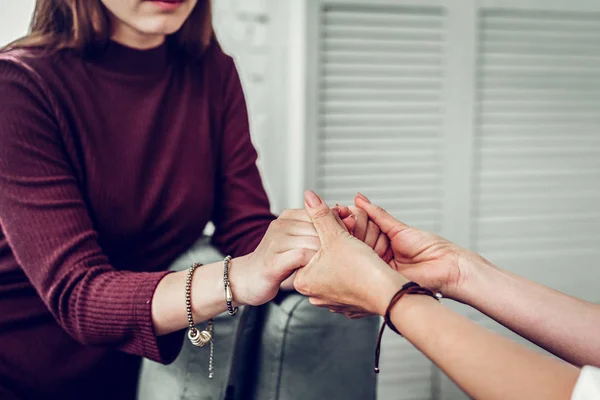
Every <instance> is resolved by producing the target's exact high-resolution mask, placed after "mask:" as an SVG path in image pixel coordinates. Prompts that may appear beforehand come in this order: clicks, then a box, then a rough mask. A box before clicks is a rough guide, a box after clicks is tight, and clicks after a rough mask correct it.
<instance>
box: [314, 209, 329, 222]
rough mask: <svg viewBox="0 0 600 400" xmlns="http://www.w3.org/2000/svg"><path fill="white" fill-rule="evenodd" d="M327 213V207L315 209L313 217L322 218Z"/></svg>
mask: <svg viewBox="0 0 600 400" xmlns="http://www.w3.org/2000/svg"><path fill="white" fill-rule="evenodd" d="M329 213H330V211H329V209H328V208H320V209H318V210H317V211H315V213H314V218H315V219H322V218H325V217H326V216H327V215H329Z"/></svg>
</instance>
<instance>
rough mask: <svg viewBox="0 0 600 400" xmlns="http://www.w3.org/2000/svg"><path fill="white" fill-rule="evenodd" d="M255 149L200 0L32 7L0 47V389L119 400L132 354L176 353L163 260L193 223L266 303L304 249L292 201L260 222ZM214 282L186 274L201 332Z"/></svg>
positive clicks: (216, 293) (247, 300) (236, 87)
mask: <svg viewBox="0 0 600 400" xmlns="http://www.w3.org/2000/svg"><path fill="white" fill-rule="evenodd" d="M256 157H257V155H256V152H255V149H254V148H253V146H252V143H251V140H250V135H249V132H248V119H247V115H246V106H245V102H244V96H243V93H242V88H241V86H240V81H239V78H238V74H237V72H236V69H235V66H234V63H233V61H232V59H231V58H230V57H228V56H226V55H225V54H223V52H222V51H221V49H220V48H219V46H218V44H217V42H216V41H215V39H214V37H213V33H212V27H211V15H210V1H209V0H168V1H167V0H163V1H147V0H146V1H143V0H127V1H125V0H89V1H68V0H38V2H37V9H36V13H35V15H34V19H33V22H32V33H31V34H30V35H29V36H28V37H26V38H24V39H22V40H20V41H17V42H16V43H14V44H12V45H11V46H9V48H8V49H6V50H5V51H3V52H2V53H0V227H1V231H0V398H2V399H30V398H60V399H83V398H86V399H132V398H134V396H135V394H134V392H135V384H136V379H137V373H138V365H139V360H140V358H139V356H142V357H147V358H149V359H152V360H156V361H158V362H162V363H168V362H170V361H172V360H173V359H174V358H175V357H176V356H177V354H178V352H179V350H180V347H181V344H182V340H183V338H184V335H183V333H182V330H183V329H184V328H186V326H187V321H186V312H185V307H184V304H183V301H182V299H183V296H184V286H185V279H186V274H187V272H186V271H184V272H177V273H168V272H166V271H165V269H166V268H167V266H168V265H169V264H170V263H171V262H172V261H173V260H174V259H175V258H177V256H178V255H180V254H181V253H182V252H184V251H185V250H186V249H187V248H189V247H190V246H191V245H192V244H193V243H194V242H195V241H196V240H197V239H198V238H199V237H200V236H201V235H202V233H203V230H204V228H205V226H206V224H207V222H209V221H212V222H213V223H214V225H215V227H216V231H215V234H214V237H213V243H214V244H215V245H216V246H217V247H218V248H219V249H220V250H221V251H222V252H223V253H225V254H230V255H232V256H233V257H234V258H233V262H232V266H231V269H230V273H229V279H230V281H231V287H232V289H233V294H234V299H235V302H236V303H237V304H248V305H260V304H263V303H265V302H268V301H270V300H271V299H272V298H273V297H274V296H275V295H276V293H277V292H278V290H279V288H280V284H281V283H282V281H284V280H285V279H286V278H288V277H289V276H290V274H291V273H292V272H293V271H294V270H295V269H296V268H298V267H300V266H302V265H305V264H306V263H307V262H308V261H309V260H310V259H311V257H312V256H313V254H314V253H315V251H316V250H318V248H319V246H320V243H319V240H318V237H317V235H316V232H315V230H314V228H313V226H312V224H311V223H310V220H309V218H308V216H307V215H306V213H305V212H304V211H300V210H299V211H288V212H285V213H284V214H283V215H281V216H280V217H279V218H278V219H277V221H276V223H271V222H272V221H273V220H274V219H275V217H274V216H273V215H272V214H271V213H270V212H269V203H268V200H267V196H266V195H265V191H264V189H263V186H262V183H261V179H260V176H259V173H258V170H257V168H256V163H255V162H256ZM261 239H262V241H261ZM222 277H223V264H222V263H215V264H211V265H205V266H203V267H202V268H200V269H198V270H197V271H196V272H195V274H194V278H193V282H192V288H193V290H192V302H191V303H192V311H193V317H194V321H195V323H196V324H198V326H200V327H202V326H203V325H204V323H203V321H206V320H208V319H210V318H211V317H213V316H215V315H217V314H219V313H221V312H223V311H225V310H226V304H225V299H224V291H223V280H222Z"/></svg>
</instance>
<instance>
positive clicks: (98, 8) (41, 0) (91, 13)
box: [5, 0, 213, 57]
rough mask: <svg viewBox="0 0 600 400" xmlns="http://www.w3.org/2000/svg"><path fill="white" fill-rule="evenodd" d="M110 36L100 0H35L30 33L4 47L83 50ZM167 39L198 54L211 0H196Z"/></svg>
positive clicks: (207, 37) (208, 32) (207, 34)
mask: <svg viewBox="0 0 600 400" xmlns="http://www.w3.org/2000/svg"><path fill="white" fill-rule="evenodd" d="M110 35H111V32H110V21H109V18H108V12H107V10H106V9H105V7H104V5H103V4H102V3H101V2H100V0H36V4H35V11H34V12H33V17H32V19H31V25H30V33H29V34H28V35H27V36H25V37H23V38H21V39H18V40H16V41H14V42H12V43H10V44H9V45H8V46H6V48H5V49H6V50H9V49H23V48H38V49H43V50H46V51H50V52H54V51H58V50H61V49H75V50H78V51H81V52H85V51H87V50H89V49H91V48H94V47H98V46H103V45H105V44H106V43H107V42H108V40H109V39H110ZM169 40H170V41H172V42H173V43H174V44H175V45H176V46H177V47H178V48H179V49H181V50H183V51H184V52H186V53H187V54H189V55H191V56H193V57H197V56H199V55H201V54H202V53H203V52H204V50H205V49H206V48H207V47H208V45H209V44H210V42H211V40H213V27H212V12H211V0H198V3H197V4H196V6H195V7H194V10H193V11H192V13H191V15H190V16H189V17H188V19H187V20H186V21H185V23H184V24H183V26H182V27H181V28H180V29H179V31H177V32H176V33H174V34H173V35H171V36H170V37H169Z"/></svg>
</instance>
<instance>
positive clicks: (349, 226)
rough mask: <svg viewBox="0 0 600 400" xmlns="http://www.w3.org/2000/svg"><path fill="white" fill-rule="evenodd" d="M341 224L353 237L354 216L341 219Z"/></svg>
mask: <svg viewBox="0 0 600 400" xmlns="http://www.w3.org/2000/svg"><path fill="white" fill-rule="evenodd" d="M342 222H343V223H344V225H345V226H346V229H347V230H348V232H349V233H350V234H351V235H353V234H354V229H355V228H356V219H354V216H350V217H347V218H344V219H342Z"/></svg>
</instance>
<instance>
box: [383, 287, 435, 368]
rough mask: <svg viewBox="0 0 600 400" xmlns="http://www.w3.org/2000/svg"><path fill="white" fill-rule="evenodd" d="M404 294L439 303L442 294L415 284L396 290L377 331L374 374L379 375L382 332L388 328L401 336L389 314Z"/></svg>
mask: <svg viewBox="0 0 600 400" xmlns="http://www.w3.org/2000/svg"><path fill="white" fill-rule="evenodd" d="M405 294H421V295H425V296H429V297H433V298H434V299H436V300H437V301H440V299H441V297H442V294H441V293H436V294H434V293H433V292H432V291H431V290H429V289H427V288H424V287H422V286H420V285H419V284H418V283H415V282H408V283H406V284H404V286H402V289H400V290H398V291H397V292H396V294H395V295H394V296H393V297H392V299H391V300H390V303H389V305H388V307H387V309H386V310H385V316H384V322H383V324H382V325H381V329H380V330H379V337H378V338H377V348H376V349H375V373H376V374H378V373H379V356H380V353H381V338H382V337H383V331H384V330H385V327H386V326H389V327H390V329H391V330H393V331H394V332H396V333H397V334H398V335H400V336H402V334H401V333H400V331H398V329H397V328H396V327H395V326H394V323H393V322H392V318H391V313H392V308H394V306H395V305H396V303H397V302H398V301H399V300H400V299H401V298H402V296H404V295H405Z"/></svg>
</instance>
